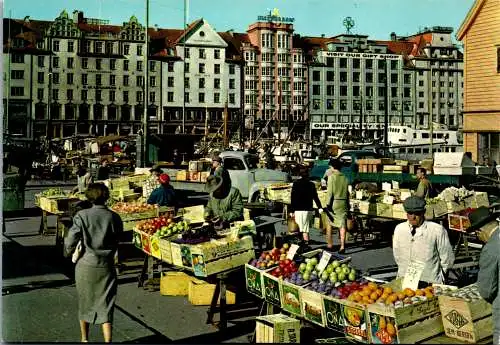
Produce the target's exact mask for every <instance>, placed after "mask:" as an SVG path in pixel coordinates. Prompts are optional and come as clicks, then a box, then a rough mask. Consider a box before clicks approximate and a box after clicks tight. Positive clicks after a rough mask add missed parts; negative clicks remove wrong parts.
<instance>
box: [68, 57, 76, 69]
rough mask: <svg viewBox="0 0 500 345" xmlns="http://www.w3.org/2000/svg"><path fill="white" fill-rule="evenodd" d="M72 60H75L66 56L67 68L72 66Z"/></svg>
mask: <svg viewBox="0 0 500 345" xmlns="http://www.w3.org/2000/svg"><path fill="white" fill-rule="evenodd" d="M74 61H75V59H74V58H72V57H69V58H68V60H67V65H68V68H73V65H74Z"/></svg>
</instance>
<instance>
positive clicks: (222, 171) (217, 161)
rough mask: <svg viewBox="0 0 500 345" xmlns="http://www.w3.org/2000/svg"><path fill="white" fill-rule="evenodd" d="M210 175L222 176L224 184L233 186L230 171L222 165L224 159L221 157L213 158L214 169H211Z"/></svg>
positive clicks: (215, 156)
mask: <svg viewBox="0 0 500 345" xmlns="http://www.w3.org/2000/svg"><path fill="white" fill-rule="evenodd" d="M210 175H213V176H220V177H222V179H223V180H224V183H227V184H229V185H231V177H230V176H229V171H227V169H226V168H225V167H224V165H222V158H221V157H220V156H219V155H214V156H213V158H212V168H210Z"/></svg>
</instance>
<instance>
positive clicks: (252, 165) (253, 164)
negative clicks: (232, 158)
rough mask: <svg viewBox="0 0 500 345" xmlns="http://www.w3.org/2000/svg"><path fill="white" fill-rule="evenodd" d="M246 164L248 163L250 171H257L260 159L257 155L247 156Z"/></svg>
mask: <svg viewBox="0 0 500 345" xmlns="http://www.w3.org/2000/svg"><path fill="white" fill-rule="evenodd" d="M245 162H246V163H247V166H248V169H257V166H258V164H259V157H257V156H255V155H248V156H245Z"/></svg>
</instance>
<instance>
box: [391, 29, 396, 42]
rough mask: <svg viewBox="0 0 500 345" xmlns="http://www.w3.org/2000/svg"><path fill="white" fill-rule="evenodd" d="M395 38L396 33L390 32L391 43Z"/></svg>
mask: <svg viewBox="0 0 500 345" xmlns="http://www.w3.org/2000/svg"><path fill="white" fill-rule="evenodd" d="M396 39H397V37H396V33H395V32H394V31H393V32H391V41H396Z"/></svg>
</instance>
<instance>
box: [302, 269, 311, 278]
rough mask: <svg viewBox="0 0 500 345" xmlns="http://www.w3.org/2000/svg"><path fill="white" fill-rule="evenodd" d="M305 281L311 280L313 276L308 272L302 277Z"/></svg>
mask: <svg viewBox="0 0 500 345" xmlns="http://www.w3.org/2000/svg"><path fill="white" fill-rule="evenodd" d="M302 278H303V279H304V280H309V279H310V278H311V275H310V274H309V273H308V272H307V271H306V272H305V273H304V275H303V276H302Z"/></svg>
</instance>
